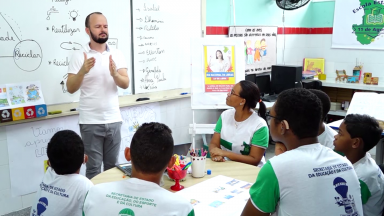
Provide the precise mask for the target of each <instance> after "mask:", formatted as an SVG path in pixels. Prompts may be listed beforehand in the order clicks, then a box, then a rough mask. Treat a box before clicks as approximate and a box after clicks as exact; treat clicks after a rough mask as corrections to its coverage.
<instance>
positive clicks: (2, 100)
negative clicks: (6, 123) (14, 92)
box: [0, 85, 9, 110]
mask: <svg viewBox="0 0 384 216" xmlns="http://www.w3.org/2000/svg"><path fill="white" fill-rule="evenodd" d="M6 108H9V103H8V97H7V88H6V87H5V85H0V110H1V109H6Z"/></svg>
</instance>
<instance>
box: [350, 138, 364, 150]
mask: <svg viewBox="0 0 384 216" xmlns="http://www.w3.org/2000/svg"><path fill="white" fill-rule="evenodd" d="M352 140H353V143H352V148H354V149H357V148H363V140H362V139H360V138H353V139H352Z"/></svg>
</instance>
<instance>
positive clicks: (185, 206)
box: [164, 189, 193, 214]
mask: <svg viewBox="0 0 384 216" xmlns="http://www.w3.org/2000/svg"><path fill="white" fill-rule="evenodd" d="M164 190H165V189H164ZM167 192H168V193H169V194H168V195H167V196H165V197H164V202H167V203H172V204H173V206H174V208H175V209H179V210H183V211H187V214H188V213H189V212H190V211H191V210H192V208H193V207H192V205H191V203H190V202H189V201H188V200H187V199H186V198H184V197H182V196H180V195H178V194H176V193H172V192H169V191H167Z"/></svg>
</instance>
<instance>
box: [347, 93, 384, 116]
mask: <svg viewBox="0 0 384 216" xmlns="http://www.w3.org/2000/svg"><path fill="white" fill-rule="evenodd" d="M383 109H384V94H377V93H374V92H356V93H355V94H354V95H353V98H352V101H351V104H350V106H349V108H348V112H347V115H348V114H367V115H370V116H372V117H374V118H376V119H378V120H382V121H383V120H384V112H383Z"/></svg>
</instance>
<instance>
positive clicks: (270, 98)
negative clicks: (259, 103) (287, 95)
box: [261, 94, 279, 102]
mask: <svg viewBox="0 0 384 216" xmlns="http://www.w3.org/2000/svg"><path fill="white" fill-rule="evenodd" d="M278 96H279V95H278V94H274V95H265V96H264V97H262V98H261V100H263V101H266V102H275V101H276V100H277V97H278Z"/></svg>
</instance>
